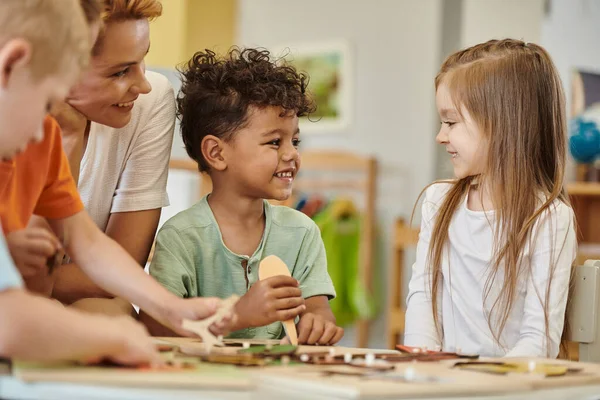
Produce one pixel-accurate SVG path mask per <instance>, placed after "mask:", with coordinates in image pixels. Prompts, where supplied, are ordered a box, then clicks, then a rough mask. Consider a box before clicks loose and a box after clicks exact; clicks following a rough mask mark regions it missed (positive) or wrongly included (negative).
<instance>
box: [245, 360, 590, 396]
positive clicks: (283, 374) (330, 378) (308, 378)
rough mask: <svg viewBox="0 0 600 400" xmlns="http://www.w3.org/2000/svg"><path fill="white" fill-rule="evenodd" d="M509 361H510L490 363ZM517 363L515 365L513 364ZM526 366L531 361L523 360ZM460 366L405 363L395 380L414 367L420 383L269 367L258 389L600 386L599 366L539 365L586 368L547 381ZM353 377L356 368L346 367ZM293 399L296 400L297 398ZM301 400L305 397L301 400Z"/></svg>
mask: <svg viewBox="0 0 600 400" xmlns="http://www.w3.org/2000/svg"><path fill="white" fill-rule="evenodd" d="M484 360H485V361H507V360H506V359H484ZM511 361H512V360H511ZM522 361H526V362H528V361H530V360H529V359H528V360H522ZM455 362H456V361H441V362H435V363H432V362H424V363H422V362H411V363H400V364H398V365H397V366H396V370H395V371H394V372H392V373H390V375H391V376H394V375H396V376H398V377H401V376H402V375H403V373H404V371H405V369H406V368H409V367H410V368H413V369H414V370H413V371H414V374H415V377H416V379H417V380H416V381H413V382H406V381H404V380H402V379H398V380H389V378H386V379H384V378H374V377H368V378H363V377H357V376H344V375H336V374H334V375H328V374H327V371H331V370H335V371H338V372H344V370H343V369H342V368H340V367H322V366H314V367H312V368H306V366H299V367H296V366H293V367H292V366H288V367H276V368H269V369H267V370H263V371H260V372H257V374H256V379H257V381H258V386H259V387H261V388H264V389H265V391H266V392H268V393H271V394H278V393H279V394H280V395H281V396H283V395H284V393H287V394H291V393H301V394H302V396H304V397H305V398H339V399H345V398H353V399H357V398H360V399H369V398H394V399H405V398H445V397H454V396H469V397H472V396H473V397H476V396H504V395H511V394H515V395H516V394H518V393H527V392H531V393H532V392H533V391H535V390H543V389H550V388H571V387H576V386H582V385H592V384H600V366H598V365H595V364H584V363H569V362H565V361H560V360H539V362H544V363H558V364H567V365H568V366H570V367H572V368H580V369H582V373H581V374H579V375H573V376H562V377H552V378H546V377H543V376H540V375H530V374H519V375H517V374H509V375H491V374H486V373H482V372H474V371H463V370H458V369H454V368H452V366H453V365H454V363H455ZM346 368H347V369H348V372H351V371H356V370H357V369H356V368H351V367H346ZM424 377H435V378H436V379H437V381H434V382H429V381H428V382H419V381H418V380H419V379H422V378H424ZM291 398H296V397H294V396H292V397H291ZM298 398H300V397H298Z"/></svg>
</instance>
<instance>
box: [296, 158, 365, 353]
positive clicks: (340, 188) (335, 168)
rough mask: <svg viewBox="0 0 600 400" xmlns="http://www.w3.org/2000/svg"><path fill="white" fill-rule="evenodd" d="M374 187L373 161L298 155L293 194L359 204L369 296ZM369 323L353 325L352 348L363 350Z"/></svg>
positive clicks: (362, 274)
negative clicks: (342, 197)
mask: <svg viewBox="0 0 600 400" xmlns="http://www.w3.org/2000/svg"><path fill="white" fill-rule="evenodd" d="M376 187H377V161H376V160H375V158H373V157H368V156H367V157H365V156H360V155H356V154H352V153H347V152H339V151H306V152H303V153H302V167H301V169H300V174H299V176H298V179H297V181H296V182H295V183H294V190H295V191H296V192H306V193H311V192H312V193H315V192H316V193H328V192H335V194H336V195H347V196H351V195H354V196H356V197H357V200H359V202H360V203H362V204H361V205H362V207H359V208H360V209H361V215H362V225H361V226H362V229H361V238H360V240H361V241H360V249H359V254H360V262H359V276H360V279H361V281H362V282H363V283H364V285H365V288H366V290H367V291H368V293H369V294H371V293H372V291H373V275H374V263H375V260H374V248H375V223H376V216H375V198H376ZM369 322H370V321H368V320H359V321H357V323H356V346H357V347H367V346H368V342H369Z"/></svg>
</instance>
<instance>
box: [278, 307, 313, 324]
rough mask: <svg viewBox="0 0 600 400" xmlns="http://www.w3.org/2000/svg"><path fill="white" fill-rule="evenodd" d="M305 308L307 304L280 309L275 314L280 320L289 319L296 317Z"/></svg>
mask: <svg viewBox="0 0 600 400" xmlns="http://www.w3.org/2000/svg"><path fill="white" fill-rule="evenodd" d="M304 310H306V306H305V305H304V304H302V305H301V306H298V307H295V308H292V309H289V310H279V311H277V312H276V314H275V316H276V319H277V320H278V321H287V320H288V319H293V318H296V317H297V316H298V315H300V314H301V313H302V312H303V311H304Z"/></svg>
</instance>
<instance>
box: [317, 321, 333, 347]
mask: <svg viewBox="0 0 600 400" xmlns="http://www.w3.org/2000/svg"><path fill="white" fill-rule="evenodd" d="M336 333H337V326H335V324H333V323H331V322H328V323H326V324H325V327H324V329H323V334H322V335H321V337H320V338H319V340H318V343H319V344H322V345H325V344H329V343H330V342H331V339H333V337H334V336H335V334H336Z"/></svg>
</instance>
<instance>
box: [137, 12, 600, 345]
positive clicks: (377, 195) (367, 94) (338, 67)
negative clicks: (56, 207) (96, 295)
mask: <svg viewBox="0 0 600 400" xmlns="http://www.w3.org/2000/svg"><path fill="white" fill-rule="evenodd" d="M162 3H163V15H162V16H161V17H160V18H159V19H157V20H156V21H154V22H152V24H151V42H152V45H151V50H150V53H149V54H148V57H147V58H146V63H147V66H148V68H149V69H152V70H156V71H159V72H161V73H162V74H164V75H166V76H167V77H168V78H169V79H170V80H171V82H172V84H173V85H174V87H175V89H176V90H177V89H178V86H179V82H178V81H179V78H178V74H177V72H176V69H175V68H176V66H177V65H180V64H181V63H183V62H185V61H187V60H188V59H189V58H190V57H191V56H192V55H193V54H194V52H195V51H198V50H203V49H212V50H214V51H216V52H217V53H221V54H222V53H224V52H226V51H227V49H229V48H230V47H231V46H232V45H238V46H251V47H265V48H267V49H269V50H271V51H273V52H274V53H276V54H280V55H287V56H288V58H290V59H291V60H292V62H293V63H296V65H297V67H298V68H300V69H302V70H307V72H309V73H310V74H311V76H312V77H313V79H312V81H311V86H310V87H309V88H310V89H311V90H312V92H313V93H314V94H315V95H316V96H317V97H318V102H319V107H320V109H321V112H322V114H321V116H322V119H321V120H320V121H318V122H309V121H303V123H302V125H301V129H302V152H303V153H305V154H308V155H309V156H310V154H312V153H314V154H316V156H315V157H314V158H311V157H309V156H307V157H308V158H307V160H308V161H307V162H308V164H307V165H308V166H309V167H310V166H311V165H314V166H315V167H318V168H321V169H324V170H327V169H328V168H329V167H331V169H332V170H335V171H333V173H335V174H339V173H342V174H344V173H345V172H348V173H349V174H351V173H354V172H357V171H358V172H360V171H359V170H360V169H361V168H363V167H364V168H363V169H364V171H362V172H364V173H365V174H366V175H365V176H363V177H361V178H348V179H349V180H351V181H352V180H354V182H355V183H354V185H349V186H348V187H347V188H346V189H348V194H347V195H346V194H339V193H336V194H331V193H329V192H328V191H327V190H324V189H322V187H323V185H321V189H316V190H321V192H322V193H321V195H320V196H317V197H319V199H320V200H321V201H322V202H324V203H332V202H335V201H336V200H338V199H340V198H344V199H351V200H352V201H354V202H355V205H356V210H353V211H352V212H353V213H354V212H355V213H356V215H358V216H359V220H360V223H361V227H360V229H359V232H358V233H356V232H355V233H356V235H359V236H360V238H359V239H357V236H352V237H351V239H352V240H355V241H354V242H346V243H354V244H355V245H356V247H357V248H358V252H359V255H358V256H356V254H354V253H352V252H353V250H354V248H352V249H350V247H349V246H350V245H346V247H343V246H342V247H341V248H340V249H339V251H338V250H337V249H332V248H330V247H328V249H327V250H328V252H332V254H333V253H334V252H337V253H340V254H342V253H343V254H345V255H347V253H352V254H353V255H354V256H353V257H349V258H348V259H345V258H343V257H342V256H340V257H341V258H339V259H341V260H342V262H341V264H342V268H341V270H342V274H341V275H342V276H337V275H336V285H342V286H344V288H342V289H341V291H342V292H344V296H343V297H345V298H346V299H345V300H344V299H342V300H340V301H341V302H340V303H339V304H337V306H336V309H338V310H340V311H338V312H344V311H349V315H345V316H344V321H346V322H347V330H346V332H347V333H346V337H345V339H344V343H343V344H346V345H356V344H359V345H366V344H368V345H369V346H371V347H386V346H387V345H388V344H391V343H393V342H394V341H397V340H399V338H400V337H401V333H402V329H403V303H404V298H405V297H406V286H407V283H408V280H409V278H410V267H411V264H412V262H413V260H414V243H415V240H416V234H417V230H418V226H419V221H418V220H419V215H418V213H417V215H416V219H415V221H414V222H413V225H412V228H411V227H410V226H408V225H407V224H408V220H409V219H410V215H411V212H412V209H413V206H414V204H415V202H416V201H417V198H418V196H419V193H420V192H421V190H422V189H423V188H424V187H425V186H426V185H427V184H428V183H430V182H431V181H433V180H435V179H438V178H445V177H450V176H451V169H450V162H449V159H448V155H447V153H446V151H445V149H444V148H442V147H441V146H437V145H436V144H435V141H434V137H435V134H436V133H437V129H438V126H439V123H440V122H439V119H438V117H437V114H436V112H435V93H434V86H433V83H434V81H433V80H434V77H435V75H436V73H437V71H438V68H439V66H440V65H441V63H442V61H443V60H444V58H445V57H446V56H447V55H449V54H450V53H452V52H454V51H456V50H458V49H460V48H463V47H466V46H470V45H473V44H476V43H479V42H483V41H487V40H489V39H500V38H505V37H511V38H516V39H522V40H524V41H528V42H535V43H538V44H541V45H542V46H544V47H545V48H546V49H547V50H548V51H549V53H550V55H551V56H552V57H553V59H554V62H555V64H556V66H557V67H558V70H559V72H560V75H561V77H562V80H563V84H564V87H565V92H566V94H567V99H568V107H567V111H568V114H569V118H570V123H571V124H570V126H571V128H570V135H572V136H573V137H574V138H572V140H571V145H572V152H571V153H570V155H569V160H570V161H569V171H568V179H569V185H570V186H569V191H570V192H571V196H572V200H573V202H574V204H575V206H576V211H577V213H578V219H579V221H578V222H579V223H580V228H581V231H582V233H581V236H580V240H581V241H582V242H583V243H584V246H583V247H582V249H584V250H585V251H586V252H587V253H586V256H587V255H589V254H596V252H597V253H598V255H600V251H598V249H597V246H596V245H595V244H594V243H596V242H600V230H598V229H596V227H595V226H593V224H590V226H587V225H586V224H583V223H582V222H581V220H586V221H588V220H592V221H593V220H594V218H595V214H596V213H597V214H599V215H598V218H599V219H598V221H600V203H599V202H598V200H597V199H599V198H600V189H598V187H600V184H597V183H596V182H595V181H596V180H597V179H596V177H597V176H598V175H600V174H598V173H596V171H597V168H596V164H597V154H598V153H600V131H598V125H597V123H596V115H600V111H598V108H597V107H596V106H595V101H596V100H600V83H598V82H600V80H598V78H597V77H598V75H597V73H600V46H599V45H598V40H599V39H600V0H303V1H294V0H162ZM319 154H320V155H321V156H323V155H327V157H326V158H327V159H329V160H337V161H336V162H332V163H331V165H329V164H327V163H325V164H323V163H322V157H321V158H319ZM571 154H573V155H575V157H576V159H574V158H573V157H572V155H571ZM334 156H335V157H334ZM338 156H339V157H338ZM345 156H347V157H346V158H344V157H345ZM336 157H338V158H336ZM172 158H173V162H172V170H171V174H170V178H169V194H170V198H171V204H172V205H171V206H170V207H168V208H167V209H165V211H164V212H163V217H162V220H163V221H164V220H165V219H167V218H169V217H170V216H172V215H174V214H175V213H176V212H178V211H180V210H182V209H184V208H186V207H189V205H191V204H192V203H193V202H195V201H197V200H198V198H199V196H200V194H201V193H203V191H204V192H205V191H206V190H205V189H202V185H203V183H202V180H201V178H199V177H198V174H197V172H195V171H194V168H193V167H191V168H190V166H189V164H186V163H185V162H182V163H179V161H180V160H186V159H187V155H186V153H185V150H184V148H183V143H182V141H181V138H180V137H179V133H178V132H176V135H175V141H174V145H173V151H172ZM313 159H314V164H311V162H312V161H311V160H313ZM360 160H363V161H365V162H364V163H362V161H360ZM353 163H354V164H353ZM353 165H355V166H356V168H354V167H353ZM338 167H339V168H338ZM344 168H346V169H347V170H348V171H345V170H344ZM340 170H341V171H340ZM329 172H331V171H329ZM329 172H328V171H324V172H323V173H317V174H316V175H317V176H324V175H325V174H327V173H329ZM338 182H339V180H338ZM356 182H360V183H361V184H357V183H356ZM597 185H598V186H597ZM308 186H310V185H307V187H308ZM315 187H318V185H317V186H314V185H313V189H314V188H315ZM330 189H331V187H330ZM334 189H335V188H334ZM339 189H340V191H343V190H342V189H343V188H342V185H340V188H339ZM313 192H314V190H313ZM350 192H352V193H350ZM315 196H316V195H315V194H314V193H313V194H310V195H302V196H300V195H299V196H298V197H296V198H295V203H294V204H292V205H293V206H295V207H297V208H299V209H300V208H302V207H304V206H305V205H306V204H307V203H310V202H311V201H312V200H315V198H316V197H315ZM314 211H315V210H312V211H310V212H313V215H314ZM403 221H404V223H403ZM342 222H343V221H342ZM599 225H600V224H599ZM337 228H339V227H337ZM337 228H336V229H337ZM335 232H336V234H338V233H339V232H340V231H335ZM349 240H350V239H349ZM334 242H335V240H334ZM354 244H353V245H351V246H354ZM586 246H587V247H586ZM351 250H352V251H351ZM580 250H581V249H580ZM582 251H583V250H582ZM336 268H339V266H336ZM346 269H347V271H349V272H348V275H345V273H344V271H346ZM338 275H339V271H338ZM338 280H339V281H338ZM340 282H342V283H340ZM363 292H364V293H363ZM357 298H361V301H363V302H364V304H352V303H353V302H354V303H356V299H357ZM344 302H347V303H349V304H346V303H344ZM367 303H368V304H367ZM366 304H367V305H366ZM346 317H347V318H346ZM357 320H364V321H366V322H363V324H362V325H360V324H359V325H357V324H356V321H357ZM359 326H362V327H359Z"/></svg>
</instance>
